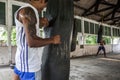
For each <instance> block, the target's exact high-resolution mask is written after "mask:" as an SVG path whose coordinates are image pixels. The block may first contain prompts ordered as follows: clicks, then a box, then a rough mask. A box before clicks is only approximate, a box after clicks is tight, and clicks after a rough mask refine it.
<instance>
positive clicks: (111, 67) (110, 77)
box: [0, 53, 120, 80]
mask: <svg viewBox="0 0 120 80" xmlns="http://www.w3.org/2000/svg"><path fill="white" fill-rule="evenodd" d="M70 69H71V70H70V80H120V54H117V53H114V54H113V53H111V54H107V58H104V57H103V55H98V56H97V57H96V56H87V57H80V58H75V59H71V68H70ZM12 74H13V70H12V69H10V68H9V67H7V66H2V67H0V80H12Z"/></svg>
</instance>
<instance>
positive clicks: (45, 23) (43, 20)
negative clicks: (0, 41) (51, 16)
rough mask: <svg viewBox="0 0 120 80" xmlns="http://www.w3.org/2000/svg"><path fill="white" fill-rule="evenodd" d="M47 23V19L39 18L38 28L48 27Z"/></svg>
mask: <svg viewBox="0 0 120 80" xmlns="http://www.w3.org/2000/svg"><path fill="white" fill-rule="evenodd" d="M48 25H49V22H48V19H47V18H40V26H45V27H46V26H48Z"/></svg>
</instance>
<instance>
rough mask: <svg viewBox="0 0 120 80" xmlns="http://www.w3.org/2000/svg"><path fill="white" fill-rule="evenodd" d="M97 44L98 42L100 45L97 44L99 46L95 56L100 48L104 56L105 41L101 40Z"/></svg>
mask: <svg viewBox="0 0 120 80" xmlns="http://www.w3.org/2000/svg"><path fill="white" fill-rule="evenodd" d="M99 44H100V46H99V48H98V51H97V54H96V56H97V55H98V54H99V52H100V51H101V50H103V52H104V57H106V51H105V47H104V45H105V41H104V40H101V41H100V43H99Z"/></svg>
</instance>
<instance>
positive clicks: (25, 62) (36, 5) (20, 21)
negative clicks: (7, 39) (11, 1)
mask: <svg viewBox="0 0 120 80" xmlns="http://www.w3.org/2000/svg"><path fill="white" fill-rule="evenodd" d="M28 2H29V3H30V4H27V5H25V6H23V7H21V8H20V9H18V11H17V12H16V13H15V22H16V32H17V33H16V39H17V51H16V57H15V63H16V65H15V68H14V73H15V74H14V80H41V79H40V69H41V55H42V48H40V47H42V46H45V45H49V44H60V43H61V42H60V36H59V35H55V36H53V37H51V38H45V39H43V38H41V37H40V36H39V32H40V31H39V25H40V24H39V23H40V22H42V21H39V16H38V12H41V11H42V9H43V8H44V7H45V6H46V5H47V3H46V2H45V0H28ZM41 20H43V22H42V23H43V24H45V25H48V23H47V20H46V19H41ZM44 22H45V23H44ZM42 23H41V24H42ZM40 51H41V53H39V52H40Z"/></svg>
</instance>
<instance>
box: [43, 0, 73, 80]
mask: <svg viewBox="0 0 120 80" xmlns="http://www.w3.org/2000/svg"><path fill="white" fill-rule="evenodd" d="M45 16H46V17H47V18H48V20H49V21H50V25H49V26H48V27H46V28H44V32H45V37H46V38H49V37H51V36H54V35H60V36H61V44H59V45H53V44H51V45H48V46H45V48H44V51H43V56H42V68H41V72H42V73H41V74H42V80H69V72H70V43H71V33H72V27H73V21H74V19H73V18H74V11H73V0H48V5H47V11H46V15H45Z"/></svg>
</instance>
